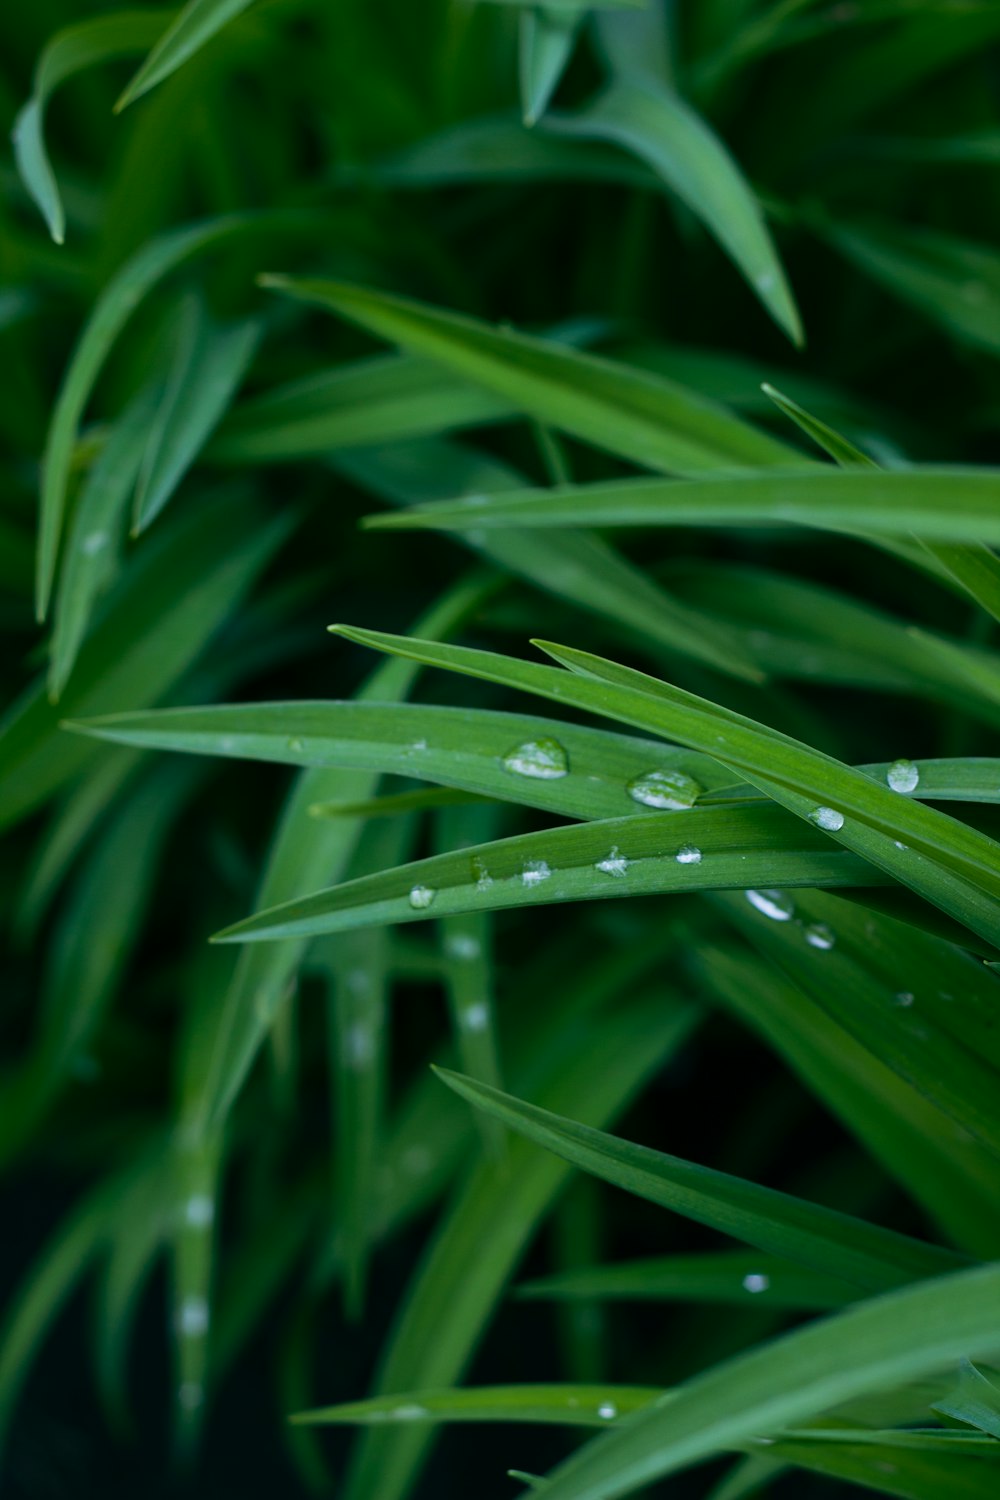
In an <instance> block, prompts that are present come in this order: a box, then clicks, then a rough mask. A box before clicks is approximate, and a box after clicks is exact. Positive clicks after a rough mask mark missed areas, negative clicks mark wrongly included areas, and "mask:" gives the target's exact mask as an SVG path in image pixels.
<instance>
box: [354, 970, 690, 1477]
mask: <svg viewBox="0 0 1000 1500" xmlns="http://www.w3.org/2000/svg"><path fill="white" fill-rule="evenodd" d="M648 962H649V959H648V956H647V957H646V959H645V965H637V964H636V960H635V957H634V956H632V955H629V956H627V957H626V959H625V960H624V961H621V960H619V961H618V962H617V963H616V964H615V965H614V966H612V967H610V968H609V969H607V971H606V972H605V973H604V974H600V975H598V976H597V980H596V983H592V984H591V986H590V987H589V988H588V987H587V986H575V987H574V988H573V989H572V990H570V989H568V988H567V989H564V990H563V991H562V992H561V993H559V994H557V995H553V996H551V997H550V1003H549V1004H548V1005H547V1006H546V1008H545V1025H544V1029H543V1032H542V1034H541V1035H540V1036H538V1038H537V1039H536V1042H535V1045H534V1050H533V1055H532V1059H531V1069H530V1071H531V1073H532V1074H533V1075H534V1077H533V1082H532V1083H531V1084H530V1085H529V1086H531V1087H533V1089H534V1090H535V1091H540V1092H541V1094H542V1097H543V1098H544V1099H545V1100H546V1102H547V1103H549V1104H551V1105H553V1106H554V1107H556V1108H571V1109H574V1110H575V1111H577V1112H580V1113H583V1114H584V1115H585V1116H586V1117H587V1118H588V1119H590V1120H593V1121H594V1122H595V1124H603V1123H605V1122H606V1121H608V1120H610V1119H613V1118H614V1117H615V1116H616V1115H617V1114H618V1113H619V1112H620V1111H621V1110H622V1109H623V1108H624V1107H625V1105H626V1104H627V1103H628V1101H629V1100H630V1099H632V1098H633V1097H634V1096H635V1094H637V1093H638V1092H639V1090H640V1089H641V1087H642V1085H643V1083H644V1082H645V1080H646V1079H647V1078H649V1076H650V1075H651V1073H652V1072H653V1071H654V1070H655V1069H656V1068H657V1067H659V1066H661V1065H662V1064H663V1062H664V1061H665V1060H666V1059H667V1058H669V1057H671V1056H673V1055H674V1054H675V1053H676V1052H677V1051H678V1050H679V1049H680V1047H681V1046H683V1044H684V1042H685V1041H686V1039H687V1038H688V1037H689V1035H690V1033H691V1029H692V1026H693V1025H694V1023H695V1020H696V1016H695V1013H694V1012H693V1011H692V1010H691V1009H690V1008H688V1007H687V1006H684V1005H681V1004H677V1003H675V1002H674V1001H673V1000H672V997H670V996H669V993H665V991H664V988H663V985H662V983H657V985H656V994H655V1000H652V1001H651V1000H650V999H649V998H647V996H646V995H645V994H636V993H635V992H634V991H633V992H632V995H631V998H630V1000H629V1001H628V1002H627V1003H618V1004H617V1005H616V1006H615V1007H613V1008H612V1009H611V1011H610V1012H609V1011H607V1010H602V1012H601V1013H599V1014H595V1013H594V1012H595V1009H596V1007H597V1006H598V1005H601V1006H602V1007H605V1006H607V1002H608V1000H609V998H610V993H613V992H614V991H613V989H612V986H614V983H615V981H616V980H617V981H618V982H619V983H620V982H621V980H622V978H623V977H624V976H625V975H626V974H628V973H629V971H631V972H632V973H634V974H638V976H639V977H641V976H642V974H643V967H648ZM574 1018H578V1020H579V1021H582V1020H583V1018H586V1024H585V1025H584V1026H583V1028H582V1030H581V1027H580V1025H579V1024H576V1025H574V1024H573V1021H574ZM567 1028H568V1029H567ZM566 1175H567V1171H566V1168H565V1167H564V1166H562V1164H561V1163H559V1162H558V1161H556V1160H554V1159H553V1158H552V1157H551V1156H549V1157H546V1156H544V1155H542V1154H540V1153H538V1152H533V1151H532V1150H531V1149H530V1148H528V1147H525V1146H523V1145H521V1143H519V1142H514V1143H513V1144H512V1146H511V1149H510V1151H509V1152H508V1154H507V1159H506V1160H505V1161H504V1162H503V1163H496V1162H493V1161H490V1160H486V1161H480V1162H479V1163H478V1164H476V1165H473V1167H472V1170H471V1172H470V1175H469V1176H468V1178H467V1179H466V1181H465V1183H464V1184H463V1186H462V1188H461V1190H460V1192H459V1195H458V1197H457V1198H456V1200H455V1201H454V1203H453V1205H452V1206H451V1208H450V1209H449V1210H448V1212H447V1213H446V1214H445V1215H444V1217H443V1219H442V1220H441V1221H440V1222H439V1224H438V1226H437V1229H436V1231H435V1233H434V1235H433V1238H432V1240H431V1243H430V1245H429V1247H428V1249H427V1250H426V1252H425V1254H424V1257H423V1260H422V1263H421V1265H420V1266H419V1267H418V1270H417V1272H416V1275H415V1277H414V1280H413V1282H412V1284H411V1286H410V1287H409V1289H408V1291H407V1294H406V1297H405V1300H404V1303H403V1306H402V1308H401V1310H400V1311H399V1313H398V1315H397V1321H396V1327H395V1331H394V1333H393V1334H392V1336H391V1337H390V1340H389V1342H388V1345H387V1347H386V1348H385V1349H384V1351H383V1354H382V1359H381V1362H380V1370H379V1374H378V1377H377V1386H376V1390H377V1392H378V1393H386V1392H393V1391H405V1390H418V1389H420V1390H423V1389H429V1388H440V1387H443V1386H449V1385H452V1384H454V1382H455V1381H456V1380H458V1379H459V1378H460V1377H461V1374H462V1371H463V1370H464V1368H465V1366H466V1364H467V1363H468V1360H469V1358H470V1357H471V1354H472V1352H473V1350H474V1349H475V1347H476V1344H477V1343H478V1341H479V1339H480V1337H481V1336H482V1333H483V1331H484V1329H485V1327H486V1325H487V1322H488V1320H489V1318H490V1315H491V1313H492V1312H493V1309H494V1307H495V1305H496V1303H497V1300H498V1298H499V1296H500V1293H501V1291H502V1288H503V1287H504V1285H505V1283H506V1282H507V1280H508V1279H509V1277H510V1276H511V1274H512V1273H513V1271H514V1270H515V1269H516V1266H517V1264H518V1262H519V1260H520V1258H521V1256H522V1255H523V1253H524V1251H525V1250H526V1248H527V1246H528V1244H529V1242H530V1240H531V1238H532V1236H533V1234H534V1232H535V1229H536V1227H537V1225H538V1223H539V1221H540V1220H541V1218H542V1217H543V1215H544V1214H545V1212H546V1211H547V1209H548V1208H549V1206H550V1204H551V1203H552V1202H553V1200H554V1198H555V1196H556V1193H557V1192H558V1190H559V1188H560V1187H561V1186H562V1184H563V1183H564V1181H565V1178H566ZM429 1437H430V1434H429V1432H428V1431H427V1430H426V1429H423V1428H414V1427H409V1428H405V1427H404V1428H402V1429H398V1430H393V1431H391V1432H389V1431H385V1432H381V1431H380V1432H378V1433H374V1432H373V1433H370V1434H366V1436H365V1439H364V1441H363V1443H362V1444H361V1447H360V1451H359V1452H358V1454H357V1457H356V1461H355V1462H354V1464H353V1465H352V1468H351V1471H350V1473H349V1476H348V1482H347V1487H346V1494H347V1496H349V1497H350V1500H361V1497H362V1496H363V1497H364V1500H400V1497H401V1496H402V1495H403V1494H404V1493H406V1491H407V1489H408V1487H409V1484H410V1482H411V1480H412V1477H413V1475H414V1473H415V1471H416V1469H417V1467H418V1466H419V1464H420V1462H421V1459H422V1457H423V1455H424V1454H425V1452H426V1450H427V1447H428V1442H429Z"/></svg>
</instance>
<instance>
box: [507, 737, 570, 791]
mask: <svg viewBox="0 0 1000 1500" xmlns="http://www.w3.org/2000/svg"><path fill="white" fill-rule="evenodd" d="M503 768H504V770H505V771H513V773H514V775H515V776H532V777H534V779H535V780H536V781H558V780H559V778H560V776H565V775H567V774H568V772H569V759H568V757H567V755H566V751H565V750H564V749H563V747H562V745H560V743H559V741H558V740H551V739H540V740H526V741H525V742H524V744H523V745H515V746H514V748H513V750H508V751H507V754H506V755H505V756H504V758H503Z"/></svg>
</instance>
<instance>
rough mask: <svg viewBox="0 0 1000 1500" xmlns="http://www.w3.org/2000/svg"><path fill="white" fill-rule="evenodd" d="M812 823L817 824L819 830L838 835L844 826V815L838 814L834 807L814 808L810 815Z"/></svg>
mask: <svg viewBox="0 0 1000 1500" xmlns="http://www.w3.org/2000/svg"><path fill="white" fill-rule="evenodd" d="M809 821H810V823H815V824H816V827H817V828H825V829H826V830H827V832H828V833H836V832H837V829H838V828H843V826H844V814H843V813H842V812H837V810H836V808H834V807H814V808H813V810H812V812H811V813H810V814H809Z"/></svg>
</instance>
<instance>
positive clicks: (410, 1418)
mask: <svg viewBox="0 0 1000 1500" xmlns="http://www.w3.org/2000/svg"><path fill="white" fill-rule="evenodd" d="M392 1415H393V1416H394V1417H395V1419H396V1421H397V1422H420V1421H422V1419H423V1418H424V1417H428V1416H430V1412H429V1411H428V1410H427V1408H426V1406H394V1407H393V1409H392Z"/></svg>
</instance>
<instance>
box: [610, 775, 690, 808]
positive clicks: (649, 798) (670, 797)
mask: <svg viewBox="0 0 1000 1500" xmlns="http://www.w3.org/2000/svg"><path fill="white" fill-rule="evenodd" d="M625 790H626V791H627V792H628V794H629V796H630V797H631V798H632V801H633V802H641V803H642V805H643V807H656V808H659V809H660V810H661V811H665V812H682V811H685V810H686V809H687V808H689V807H694V805H695V803H696V802H697V800H698V798H699V797H700V796H701V794H702V792H703V791H704V790H705V788H704V787H703V786H701V785H700V784H699V783H698V782H697V781H695V780H694V779H693V777H691V776H685V775H684V772H683V771H646V772H645V773H644V774H643V775H642V776H636V777H635V779H634V780H632V781H630V782H629V784H628V786H627V787H626V788H625Z"/></svg>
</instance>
